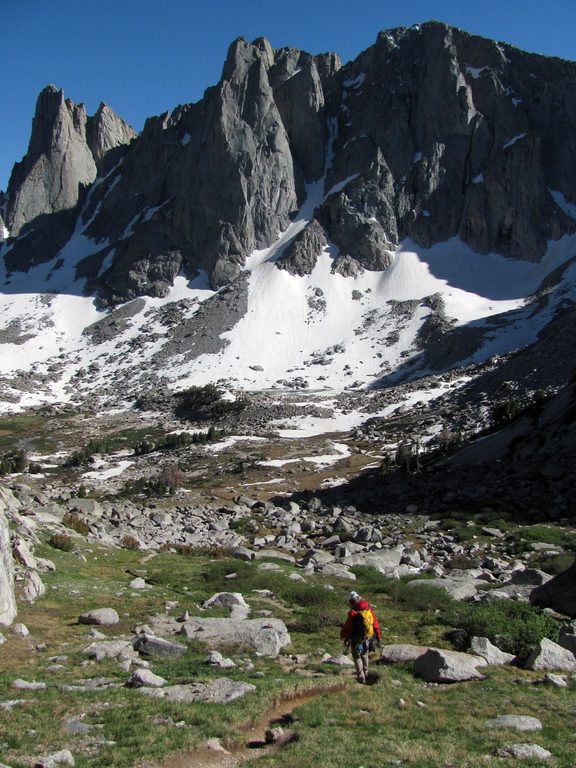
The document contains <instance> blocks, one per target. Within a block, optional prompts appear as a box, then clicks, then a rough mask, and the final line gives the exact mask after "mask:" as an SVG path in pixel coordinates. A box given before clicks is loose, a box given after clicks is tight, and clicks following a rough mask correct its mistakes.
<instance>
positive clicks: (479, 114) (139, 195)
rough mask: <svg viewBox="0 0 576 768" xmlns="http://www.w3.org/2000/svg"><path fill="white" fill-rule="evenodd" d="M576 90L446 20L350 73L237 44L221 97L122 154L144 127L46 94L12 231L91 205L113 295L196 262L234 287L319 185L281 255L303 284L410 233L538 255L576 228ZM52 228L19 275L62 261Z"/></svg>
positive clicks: (407, 34) (102, 273) (65, 229)
mask: <svg viewBox="0 0 576 768" xmlns="http://www.w3.org/2000/svg"><path fill="white" fill-rule="evenodd" d="M575 85H576V64H573V63H570V62H565V61H561V60H557V59H549V58H544V57H541V56H537V55H533V54H527V53H524V52H522V51H519V50H517V49H514V48H512V47H510V46H506V45H502V44H497V43H494V42H492V41H489V40H485V39H482V38H477V37H472V36H470V35H467V34H466V33H464V32H461V31H459V30H455V29H453V28H450V27H447V26H446V25H443V24H439V23H435V22H431V23H429V24H425V25H423V26H421V27H413V28H410V29H397V30H391V31H388V32H383V33H381V34H380V35H379V36H378V39H377V41H376V43H375V45H374V46H372V47H371V48H370V49H368V50H367V51H365V52H364V53H362V54H360V56H358V58H357V59H356V60H354V61H352V62H350V63H349V64H347V65H346V66H344V67H341V66H340V63H339V61H338V59H337V57H336V56H335V55H333V54H324V55H320V56H311V55H310V54H307V53H304V52H302V51H298V50H296V49H291V48H290V49H281V50H278V51H273V50H272V49H271V47H270V45H269V43H268V42H267V41H266V40H263V39H259V40H256V41H254V42H253V43H252V44H249V43H247V42H245V41H244V40H237V41H235V42H234V43H233V44H232V46H231V48H230V50H229V53H228V56H227V59H226V62H225V64H224V67H223V71H222V77H221V79H220V82H219V83H218V84H217V85H216V86H215V87H213V88H210V89H208V90H207V91H206V93H205V95H204V97H203V99H202V100H201V101H199V102H198V103H196V104H191V105H186V106H183V107H179V108H178V109H176V110H175V111H174V112H172V113H170V114H166V115H162V116H160V117H157V118H151V119H150V120H148V121H147V123H146V126H145V127H144V130H143V131H142V133H141V135H140V136H139V137H138V138H137V139H136V140H134V141H132V143H131V144H130V146H126V148H125V150H122V151H120V150H118V147H119V146H124V145H126V142H127V141H129V140H130V138H131V133H130V132H129V130H128V129H127V128H126V127H125V124H122V123H121V122H119V119H117V118H115V117H112V116H111V115H110V112H109V110H107V108H104V107H101V108H100V109H99V111H98V113H97V115H96V116H95V117H94V118H91V119H88V118H86V115H85V112H84V110H83V108H82V107H76V106H74V105H72V104H71V103H70V102H66V101H65V100H64V98H63V96H62V94H61V93H59V92H57V91H55V90H54V89H47V90H46V91H44V92H43V94H41V97H40V100H39V107H38V110H37V114H36V117H35V119H34V127H33V133H32V139H31V143H30V149H29V152H28V154H27V156H26V157H25V158H24V160H23V161H22V163H20V164H18V165H17V166H16V167H15V169H14V173H13V176H12V179H11V182H10V187H9V190H8V202H7V207H6V212H7V216H6V222H7V226H8V228H9V229H10V232H11V234H12V235H15V234H17V233H18V232H20V231H21V230H22V228H23V227H24V226H25V224H27V223H29V222H31V221H32V220H34V219H35V217H38V216H39V215H41V214H47V213H48V214H57V213H58V212H62V211H66V210H70V209H71V208H72V207H73V206H75V205H77V208H76V210H75V211H74V214H73V218H74V221H76V217H77V216H81V221H82V222H83V225H84V226H85V227H86V229H85V234H86V235H87V236H88V237H90V238H92V239H93V240H94V241H95V242H97V243H98V242H101V243H102V248H101V249H100V250H99V251H98V249H97V248H96V249H95V251H96V253H93V254H92V255H91V256H90V257H89V258H87V259H86V260H85V261H84V262H83V263H81V264H80V265H79V275H81V276H83V277H86V278H87V279H88V282H87V289H88V290H90V291H95V292H96V293H97V294H98V295H99V296H100V298H101V299H102V300H103V301H104V302H106V303H117V302H120V301H125V300H127V299H130V298H134V297H135V296H137V295H142V294H148V295H156V296H161V295H164V294H165V293H166V292H167V290H168V288H169V286H170V285H171V283H172V281H173V279H174V277H175V276H176V275H177V274H178V273H179V272H181V271H182V272H184V273H185V274H187V275H189V276H192V275H194V274H197V272H198V271H199V270H201V269H203V270H206V271H207V273H208V275H209V278H210V281H211V283H212V285H213V287H219V286H222V285H225V284H226V283H229V282H231V281H232V280H233V279H234V278H235V277H236V275H237V274H238V272H239V270H240V269H241V267H242V266H243V264H244V263H245V259H246V257H247V255H249V254H250V253H251V252H252V251H253V250H254V249H257V248H263V247H266V246H268V245H270V244H271V243H272V242H274V240H275V239H276V237H277V234H278V232H279V231H282V230H283V229H285V228H286V226H287V225H288V223H289V222H290V219H291V218H293V217H294V215H295V214H296V212H297V211H298V210H299V208H300V206H301V204H302V202H303V200H304V197H305V190H306V187H305V185H306V184H308V183H311V182H314V181H319V180H322V181H321V183H322V184H323V189H324V194H323V197H322V198H321V200H320V203H319V205H318V206H317V208H316V210H315V213H314V217H313V220H312V221H310V224H309V225H308V226H309V227H310V228H311V229H310V232H306V231H305V232H304V233H303V234H301V235H300V236H299V238H298V241H297V242H295V243H293V245H292V247H291V248H289V249H288V250H287V251H286V252H285V254H284V257H281V258H280V259H279V261H278V266H279V267H281V268H284V269H287V270H288V271H290V272H293V273H294V274H305V273H309V272H310V271H311V270H312V269H313V267H314V264H315V262H316V258H317V256H318V254H319V253H320V251H321V249H322V247H323V246H324V244H325V243H326V242H331V243H333V244H334V245H335V246H336V249H337V253H336V260H335V264H334V269H335V270H336V271H339V272H341V273H343V274H351V273H354V272H356V271H357V270H358V269H369V270H381V269H386V268H387V266H388V265H389V263H390V259H391V254H392V253H393V252H394V250H395V248H396V247H397V245H398V244H399V243H400V242H402V241H403V240H405V239H406V238H410V239H412V240H413V241H415V242H416V243H418V244H419V245H422V246H425V247H427V246H430V245H433V244H435V243H438V242H442V241H445V240H448V239H450V238H453V237H459V238H460V239H461V240H463V241H464V242H465V243H467V244H468V245H469V246H470V247H471V248H472V249H473V250H474V251H476V252H478V253H482V254H485V253H489V252H495V253H499V254H502V255H505V256H509V257H513V258H518V259H525V260H530V261H538V260H539V259H540V258H541V257H542V256H543V254H544V252H545V248H546V244H547V243H548V241H549V240H551V239H558V238H560V237H561V236H563V235H564V234H567V233H572V232H574V231H575V230H576V222H575V221H574V219H573V218H571V216H570V211H571V208H570V204H571V203H574V202H575V201H576V174H574V172H573V171H574V167H575V164H576V131H575V130H574V127H575V124H576V88H575V87H574V86H575ZM90 120H91V121H92V122H90ZM112 149H114V151H115V152H116V154H114V152H112V151H111V150H112ZM106 158H108V160H107V159H106ZM114 163H116V165H115V166H114ZM98 164H100V165H99V167H100V171H99V170H98ZM97 174H99V175H97ZM83 185H89V186H90V185H91V186H90V192H89V194H88V195H87V197H86V198H85V199H82V200H81V201H80V203H78V201H79V189H81V188H82V186H83ZM48 218H49V219H50V218H52V217H48ZM37 224H38V222H36V225H37ZM45 226H46V227H48V229H49V232H50V233H51V236H50V237H44V239H43V249H42V250H41V249H40V248H39V247H38V246H37V244H35V236H30V237H27V238H24V239H22V240H19V241H16V242H15V243H14V245H13V247H12V249H11V251H10V254H9V257H7V259H8V260H9V261H10V264H9V265H8V266H9V268H11V269H26V267H27V265H29V264H30V263H33V262H34V261H35V260H36V261H37V260H39V259H48V258H53V257H54V256H55V255H56V253H57V248H58V247H61V245H60V244H61V242H62V240H63V239H64V241H65V235H66V233H69V232H70V227H71V222H70V221H68V220H66V221H65V222H63V220H62V218H60V219H59V220H58V224H56V219H54V218H52V221H51V223H50V221H47V222H46V223H45ZM50 227H51V229H50ZM36 228H37V227H36ZM47 241H48V242H49V243H51V247H50V248H48V249H46V242H47ZM104 241H106V245H104Z"/></svg>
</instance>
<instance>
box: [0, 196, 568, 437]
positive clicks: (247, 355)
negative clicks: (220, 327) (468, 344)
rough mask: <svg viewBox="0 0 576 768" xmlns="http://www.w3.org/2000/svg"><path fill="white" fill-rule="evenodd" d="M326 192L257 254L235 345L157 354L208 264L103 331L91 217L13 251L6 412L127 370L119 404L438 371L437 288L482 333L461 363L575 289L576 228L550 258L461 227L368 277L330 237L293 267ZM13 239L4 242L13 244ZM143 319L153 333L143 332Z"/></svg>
mask: <svg viewBox="0 0 576 768" xmlns="http://www.w3.org/2000/svg"><path fill="white" fill-rule="evenodd" d="M321 198H322V192H321V184H320V183H318V184H316V185H312V186H310V188H309V190H308V199H307V202H306V204H305V205H304V206H303V207H302V210H301V212H300V215H299V216H298V218H297V219H296V220H295V221H294V222H293V223H292V224H291V225H290V226H289V227H288V229H287V230H286V231H285V232H283V233H279V236H278V239H277V241H276V242H275V243H274V244H273V245H272V246H271V247H270V248H268V249H265V250H260V251H255V252H254V253H253V254H252V255H251V256H250V257H249V258H248V259H247V263H246V266H245V270H246V272H247V273H248V310H247V312H246V313H245V314H244V316H241V317H239V319H238V320H237V322H236V323H235V324H234V325H233V326H232V327H231V328H230V330H228V331H226V332H224V333H223V334H222V335H221V338H222V339H223V340H224V341H225V342H226V344H225V346H224V348H223V349H222V350H221V351H220V352H217V353H212V354H202V355H199V356H197V357H196V358H194V359H189V358H185V356H184V355H179V354H178V352H177V351H176V353H173V354H171V356H170V357H169V359H168V360H167V361H166V362H164V363H163V364H162V369H161V370H157V361H154V355H156V354H158V352H160V351H161V350H162V349H163V348H164V346H165V344H167V343H168V340H169V336H168V333H167V329H166V326H165V325H163V324H162V323H161V322H160V321H159V316H158V312H159V310H161V309H162V308H165V307H166V306H167V305H173V306H176V305H177V304H178V303H179V302H182V301H183V300H187V301H186V305H185V306H184V307H179V308H178V311H179V312H181V316H182V318H190V317H192V316H194V315H195V313H196V312H197V311H198V309H199V308H200V307H201V306H202V304H203V303H204V302H205V301H206V300H208V299H210V298H211V297H212V296H214V293H215V292H214V291H213V290H211V288H210V286H209V284H208V281H207V278H206V275H200V276H199V277H198V278H196V279H195V280H194V281H193V282H189V281H187V280H186V279H185V278H184V277H183V276H179V277H177V278H176V280H175V283H174V286H173V288H172V290H171V291H170V293H169V295H167V296H166V297H165V298H162V299H157V298H156V299H154V298H150V297H145V298H144V299H143V301H142V302H141V304H142V307H141V308H140V309H139V311H135V312H133V313H132V314H130V313H129V315H128V316H127V318H126V319H125V321H124V322H123V324H122V325H121V327H119V328H118V330H117V333H116V334H115V335H114V336H113V337H112V338H106V339H105V340H102V341H100V343H97V341H95V340H93V339H92V337H91V336H90V335H89V334H84V333H83V332H84V330H85V329H86V328H87V327H88V326H90V325H92V324H93V323H95V322H96V321H98V320H100V319H102V318H104V317H106V315H107V314H108V313H109V311H101V310H98V309H97V308H96V305H95V302H94V298H93V297H87V296H84V295H83V287H84V283H83V281H81V280H76V279H75V268H76V265H77V264H78V262H79V261H80V260H81V259H82V258H85V257H86V256H87V255H89V254H91V253H94V252H95V251H96V250H99V249H100V248H101V247H102V243H98V244H96V243H94V242H92V241H91V240H89V239H88V238H87V237H86V236H85V235H84V234H83V232H84V229H85V227H84V226H82V225H80V224H79V225H78V226H77V229H76V232H75V233H74V235H73V237H72V238H71V239H70V241H69V242H68V243H67V245H66V246H65V247H64V248H63V249H62V251H61V252H60V253H59V254H58V256H57V258H56V259H55V260H54V261H52V262H50V263H47V264H41V265H38V266H36V267H33V268H32V269H30V270H29V272H28V273H13V274H8V273H7V272H6V268H5V266H4V259H1V260H0V290H1V293H0V376H1V377H2V380H1V381H0V412H9V411H16V410H21V409H23V408H26V407H29V406H34V405H38V404H41V403H58V402H70V401H72V402H75V401H78V399H79V398H80V397H81V395H82V393H88V392H93V393H98V392H100V391H102V390H103V388H105V387H107V386H109V385H110V382H111V381H112V380H113V377H114V376H115V377H116V378H115V381H116V382H117V384H118V392H119V397H118V402H116V403H113V402H112V401H111V400H110V398H109V401H108V405H109V407H113V406H119V407H128V406H129V405H130V403H131V402H132V401H133V400H134V399H135V398H136V397H137V396H138V395H139V394H141V390H142V387H143V386H144V387H145V386H147V383H146V382H148V381H149V380H150V377H152V378H154V377H156V379H158V380H160V379H161V381H162V383H163V385H164V386H166V387H168V388H172V389H174V390H181V389H184V388H186V387H188V386H191V385H202V384H206V383H210V382H220V383H221V384H223V385H224V388H225V389H230V390H237V389H239V390H266V389H270V388H273V387H276V388H278V389H279V390H282V389H286V388H287V387H290V386H308V387H309V389H310V391H326V392H327V393H328V392H330V391H332V392H334V391H341V390H343V389H346V388H352V387H356V388H361V387H367V386H374V385H378V383H379V381H380V380H381V379H382V378H383V377H385V376H390V375H393V374H394V372H396V371H398V370H399V369H400V368H402V369H403V370H404V371H406V370H407V368H406V367H407V366H409V364H410V363H411V362H412V363H413V364H414V366H415V369H418V370H419V372H420V373H426V372H428V371H427V369H426V363H425V360H424V359H423V353H422V348H421V345H419V339H418V334H419V332H420V331H421V329H422V327H423V324H424V323H425V322H426V320H427V319H428V318H429V317H430V314H431V312H432V310H431V308H430V302H429V301H426V298H427V297H431V296H440V297H442V300H443V302H444V314H445V319H446V321H447V322H449V323H450V324H451V325H452V327H454V328H467V329H471V330H475V331H478V332H482V334H483V335H482V339H481V340H480V342H479V345H478V346H477V349H476V350H475V351H474V353H473V354H472V355H470V356H469V357H468V358H465V359H462V360H460V361H459V364H466V363H471V362H481V361H482V360H485V359H487V358H489V357H490V356H491V355H494V354H505V353H508V352H510V351H512V350H514V349H517V348H521V347H524V346H526V345H528V344H530V343H532V342H533V341H535V340H536V338H537V335H538V333H539V332H540V331H541V330H542V328H543V327H544V326H545V325H546V324H547V323H548V322H549V321H550V319H551V318H552V317H553V315H554V313H555V311H556V309H557V308H558V306H559V305H560V304H561V302H564V301H565V300H567V299H569V300H572V301H573V300H575V299H576V266H575V265H574V264H573V263H572V259H573V257H574V255H575V254H576V236H569V237H568V236H567V237H564V238H563V239H562V240H559V241H556V242H551V243H550V244H549V248H548V252H547V254H546V256H545V258H544V259H543V260H542V261H541V262H540V263H533V262H527V261H526V262H524V261H520V260H511V259H505V258H503V257H501V256H498V255H495V254H490V255H478V254H475V253H474V252H472V251H471V250H470V249H469V248H468V247H467V246H465V245H464V244H462V243H461V242H460V241H458V240H457V239H453V240H450V241H448V242H445V243H439V244H437V245H435V246H433V247H432V248H429V249H423V248H419V247H417V246H416V245H415V244H414V243H411V242H409V241H406V242H404V243H403V244H402V245H401V246H400V247H399V248H398V250H397V251H396V252H395V253H394V254H393V258H392V263H391V266H390V267H389V269H387V270H385V271H383V272H368V271H364V272H361V273H360V274H358V275H357V276H356V277H343V276H342V275H340V274H333V273H332V271H331V270H332V266H333V262H334V259H335V258H336V257H337V256H338V255H339V254H338V252H337V249H336V248H335V247H334V246H333V245H331V244H330V245H328V247H327V248H325V249H324V251H323V252H322V253H321V254H320V255H319V257H318V261H317V264H316V267H315V268H314V270H313V272H312V274H310V275H307V276H304V277H299V276H293V275H290V274H289V273H288V272H287V271H284V270H280V269H278V268H277V266H276V261H277V259H278V257H279V256H280V255H281V253H282V252H283V250H284V248H285V247H286V246H287V245H288V243H290V242H291V240H292V239H293V238H294V237H295V236H296V235H297V234H298V233H299V232H300V231H301V230H302V229H303V228H304V227H305V226H306V224H307V223H308V221H309V220H310V219H311V217H312V212H313V210H314V207H315V206H316V205H317V204H318V202H319V201H320V200H321ZM79 221H81V216H80V217H79ZM9 249H10V246H9V245H5V246H4V249H3V252H2V253H3V254H5V253H7V252H8V251H9ZM553 273H555V280H556V281H557V282H556V284H555V285H553V286H552V288H550V287H548V288H547V290H546V300H545V301H543V302H540V303H538V304H537V303H536V302H534V301H532V299H533V297H534V295H535V294H536V293H537V292H538V290H539V289H540V288H541V287H542V286H543V283H544V281H546V279H547V278H548V277H549V276H550V275H552V274H553ZM144 326H145V327H146V329H147V331H148V332H149V334H150V332H151V333H152V338H151V339H150V338H149V337H145V338H144V340H143V337H142V329H143V327H144ZM88 374H89V375H88ZM23 377H24V378H25V379H26V380H27V382H28V384H27V385H26V386H24V387H23V386H22V385H21V380H22V378H23ZM31 380H32V382H33V383H32V385H31V384H30V381H31ZM120 392H121V393H122V394H121V396H120ZM358 417H359V414H354V413H350V414H342V415H341V419H340V420H339V424H338V428H342V427H344V428H346V429H349V428H352V427H353V426H355V425H356V424H357V423H358V422H357V419H358ZM308 421H313V422H314V424H312V423H308ZM325 421H330V420H325ZM321 422H322V419H310V420H307V422H306V423H304V422H301V423H292V424H288V425H286V424H283V425H282V432H285V433H286V434H290V435H292V436H296V435H298V434H302V433H304V432H306V433H307V434H310V433H311V432H313V433H317V432H316V430H317V429H320V428H325V427H328V424H322V423H321ZM333 426H334V424H333V423H332V427H333ZM325 431H329V428H328V429H326V430H325Z"/></svg>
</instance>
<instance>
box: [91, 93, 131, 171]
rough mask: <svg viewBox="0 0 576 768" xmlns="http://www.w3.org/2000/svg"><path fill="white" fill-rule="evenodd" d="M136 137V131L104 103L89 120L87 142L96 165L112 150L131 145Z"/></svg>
mask: <svg viewBox="0 0 576 768" xmlns="http://www.w3.org/2000/svg"><path fill="white" fill-rule="evenodd" d="M136 135H137V134H136V131H135V130H134V129H133V128H131V127H130V126H129V125H128V123H126V122H125V121H124V120H122V118H121V117H118V115H117V114H116V113H115V112H114V110H112V109H110V107H109V106H107V105H106V104H104V102H101V103H100V106H99V107H98V109H97V110H96V114H95V115H94V117H91V118H90V117H89V118H88V122H87V141H88V146H89V147H90V151H91V152H92V156H93V157H94V160H95V161H96V163H99V162H100V161H101V160H102V159H103V157H104V156H105V155H106V153H107V152H108V151H109V150H110V149H114V148H115V147H118V146H122V145H124V144H129V143H130V142H131V141H132V139H134V138H136Z"/></svg>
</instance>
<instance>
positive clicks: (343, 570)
mask: <svg viewBox="0 0 576 768" xmlns="http://www.w3.org/2000/svg"><path fill="white" fill-rule="evenodd" d="M316 570H317V571H318V572H319V573H321V574H322V575H323V576H328V577H330V578H335V579H345V580H347V581H356V574H355V573H352V571H351V570H350V568H349V566H347V565H343V564H342V563H326V564H325V565H321V566H318V568H317V569H316Z"/></svg>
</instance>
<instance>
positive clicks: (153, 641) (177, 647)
mask: <svg viewBox="0 0 576 768" xmlns="http://www.w3.org/2000/svg"><path fill="white" fill-rule="evenodd" d="M134 650H135V651H139V652H140V653H143V654H144V655H145V656H154V657H156V658H159V659H176V658H178V657H179V656H183V655H184V654H185V653H186V651H187V650H188V648H187V647H186V646H185V645H182V644H181V643H174V642H172V641H171V640H163V639H162V638H160V637H155V636H154V635H148V634H146V633H144V634H142V635H139V636H138V637H137V638H136V640H135V642H134Z"/></svg>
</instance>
